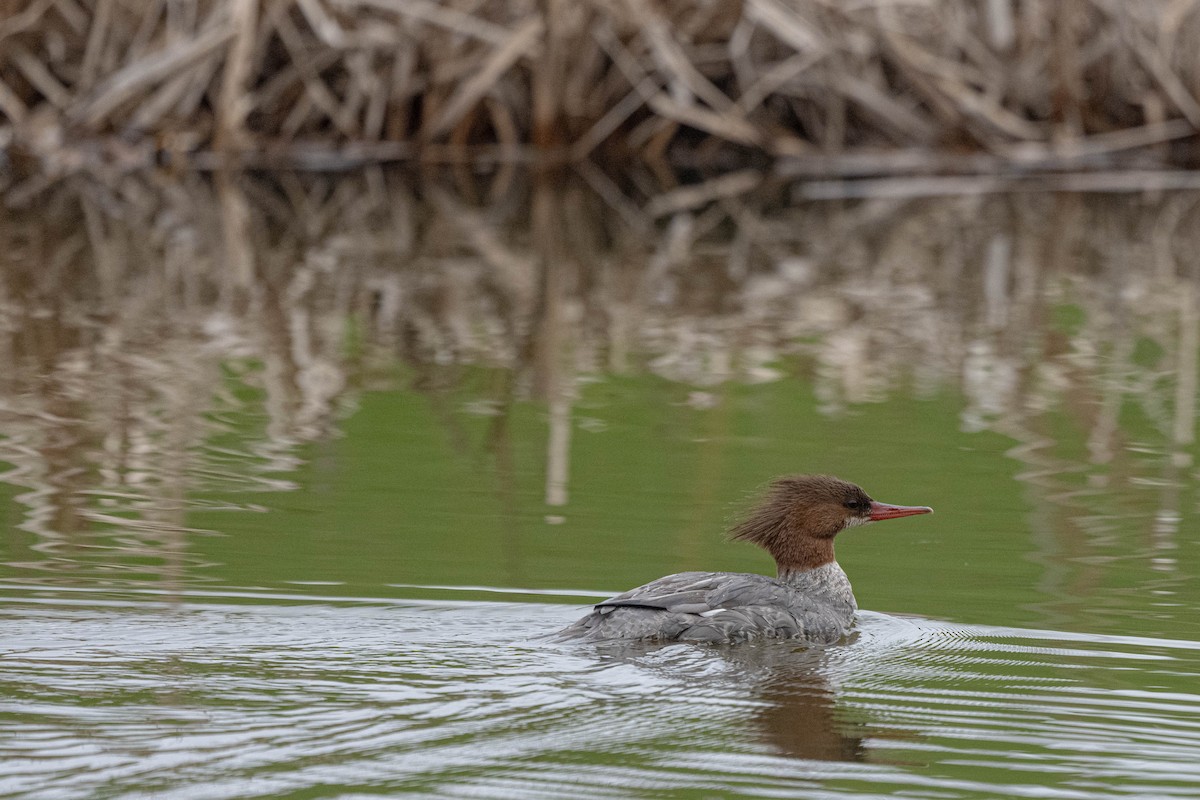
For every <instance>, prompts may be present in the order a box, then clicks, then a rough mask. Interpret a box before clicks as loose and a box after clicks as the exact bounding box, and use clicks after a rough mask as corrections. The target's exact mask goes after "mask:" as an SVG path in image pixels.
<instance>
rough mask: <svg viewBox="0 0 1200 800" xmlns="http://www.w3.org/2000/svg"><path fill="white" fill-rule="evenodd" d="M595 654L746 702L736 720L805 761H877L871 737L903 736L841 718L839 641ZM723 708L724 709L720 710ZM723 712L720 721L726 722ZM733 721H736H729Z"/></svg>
mask: <svg viewBox="0 0 1200 800" xmlns="http://www.w3.org/2000/svg"><path fill="white" fill-rule="evenodd" d="M593 647H594V650H595V651H596V652H597V653H598V654H599V655H600V657H601V659H602V660H613V661H619V662H623V663H626V664H629V665H632V666H636V667H638V668H639V669H640V670H647V671H650V672H652V673H654V675H655V677H665V678H667V679H668V680H669V681H670V682H671V683H676V682H677V681H678V680H679V679H680V676H681V675H685V674H686V676H687V684H686V689H687V694H688V696H689V697H691V698H695V697H696V696H697V695H700V696H702V697H706V698H711V699H712V700H713V701H714V702H715V701H717V700H720V701H726V700H728V699H729V698H730V694H731V692H732V693H733V694H734V695H736V697H737V699H743V698H744V699H748V700H751V701H753V702H752V704H751V705H750V706H749V707H748V706H747V705H745V704H743V703H734V704H729V703H726V702H721V708H723V709H726V710H728V709H730V708H731V707H732V708H736V709H738V710H739V711H738V713H741V710H742V709H747V708H749V710H748V711H746V713H745V717H744V722H745V724H746V728H747V733H748V734H749V735H756V738H758V739H759V740H760V741H761V742H762V743H763V744H765V745H766V746H767V747H768V748H769V750H771V751H773V752H775V753H777V754H779V755H783V756H786V757H789V758H795V759H803V760H810V761H846V762H863V761H871V762H875V763H879V762H881V761H882V760H883V759H882V758H880V753H881V752H882V751H873V750H872V749H871V746H870V742H871V739H872V738H877V737H881V736H882V737H886V738H895V737H901V738H908V737H909V736H911V734H907V733H905V732H902V731H893V730H888V729H880V728H879V727H878V726H875V725H870V724H869V723H867V722H864V721H854V720H851V719H849V718H848V715H847V713H846V708H845V706H844V703H843V702H842V700H841V697H842V691H841V688H840V686H839V685H838V678H837V674H838V672H839V670H837V669H836V668H834V666H833V664H832V661H833V658H832V656H833V655H834V654H836V653H837V652H839V649H840V648H844V647H845V645H838V646H835V647H833V648H814V647H807V646H802V645H798V644H796V643H793V642H786V641H777V642H775V641H773V642H764V643H761V644H755V645H728V646H727V645H714V646H694V645H679V644H657V643H649V642H607V643H603V644H598V645H594V646H593ZM727 713H728V711H727ZM730 722H731V720H730V719H728V717H726V718H724V719H722V720H721V724H723V725H728V724H729V723H730ZM735 724H736V723H735Z"/></svg>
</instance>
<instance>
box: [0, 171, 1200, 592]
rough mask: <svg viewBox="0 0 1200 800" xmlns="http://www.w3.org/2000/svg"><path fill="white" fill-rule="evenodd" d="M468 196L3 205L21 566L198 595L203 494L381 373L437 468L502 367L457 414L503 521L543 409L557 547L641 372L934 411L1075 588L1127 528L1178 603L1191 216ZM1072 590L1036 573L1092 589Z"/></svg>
mask: <svg viewBox="0 0 1200 800" xmlns="http://www.w3.org/2000/svg"><path fill="white" fill-rule="evenodd" d="M585 177H586V176H585ZM471 180H473V178H470V177H462V176H460V177H459V179H458V185H457V186H445V185H442V184H439V183H437V182H436V181H433V180H427V181H425V182H417V181H414V180H413V179H412V178H411V177H410V176H407V175H405V174H401V173H392V172H385V171H382V170H367V171H364V172H362V173H358V174H355V175H348V176H343V177H338V178H332V177H322V176H295V175H288V174H281V175H267V176H249V175H220V176H217V177H216V178H214V179H212V180H209V179H206V178H203V177H201V176H196V175H185V176H180V177H178V178H174V179H170V180H167V179H165V178H163V177H161V176H157V175H129V176H124V177H122V178H120V179H119V180H116V181H114V182H112V183H111V184H108V185H104V184H99V183H96V182H92V181H89V180H86V179H82V178H79V179H75V180H72V181H69V182H65V183H63V184H60V185H58V186H56V187H54V188H52V189H47V190H45V191H44V192H43V193H42V194H41V195H40V196H38V197H37V204H36V209H34V208H32V207H29V206H26V207H16V208H12V209H10V210H9V213H7V214H6V215H5V217H4V218H3V220H0V243H2V251H0V263H2V264H3V267H2V270H0V292H3V295H2V297H0V387H2V401H3V405H2V406H0V415H2V424H3V435H4V438H3V441H2V442H0V457H2V458H3V459H4V460H5V461H6V462H8V463H9V464H11V465H12V466H11V468H10V469H9V471H8V472H7V473H6V474H5V476H4V477H5V480H6V481H7V482H8V483H9V484H11V485H14V486H18V487H22V490H23V493H22V494H21V495H20V498H19V502H20V503H21V504H22V508H23V512H22V514H23V518H22V521H21V528H22V529H23V530H25V531H27V532H28V533H29V534H31V535H32V536H33V540H32V544H31V545H30V547H29V550H30V552H31V553H35V554H36V556H33V557H30V558H22V559H20V565H19V569H20V570H23V571H25V572H22V574H24V575H26V577H27V578H28V579H30V580H44V579H47V576H48V575H49V574H53V573H54V571H55V570H56V569H61V570H62V572H63V574H64V577H67V578H70V579H79V580H83V581H97V580H98V581H106V582H117V583H121V584H123V585H124V584H129V583H138V582H146V581H149V582H155V583H157V582H159V581H162V580H170V581H176V582H178V581H188V580H195V579H198V576H199V575H200V572H199V571H198V569H197V568H198V567H199V566H200V565H199V563H198V562H197V561H196V560H195V559H194V558H191V557H190V556H189V555H188V553H189V549H188V545H187V541H188V537H190V536H193V535H196V534H198V533H200V532H198V531H194V530H191V529H190V528H188V526H187V524H186V512H187V510H188V509H189V508H192V507H195V505H196V504H198V503H200V502H201V501H200V500H199V499H198V497H200V496H202V495H205V494H208V495H215V496H219V497H221V498H223V499H222V500H221V501H217V502H218V503H225V502H227V503H228V504H229V505H230V506H233V507H238V506H241V507H246V506H252V505H253V502H252V500H251V499H246V497H245V496H243V495H242V492H245V491H253V490H254V489H256V488H261V489H269V490H278V489H286V488H287V487H288V485H289V484H288V482H287V475H288V472H289V470H290V469H292V468H293V467H294V466H295V464H296V463H297V458H298V456H297V449H296V448H297V446H299V445H301V444H304V443H307V442H313V441H320V440H322V439H326V438H328V437H331V436H334V435H336V433H337V430H338V421H339V419H340V418H341V417H343V416H344V415H345V414H347V413H349V412H350V411H351V410H352V409H353V406H354V403H355V399H356V397H358V395H359V393H360V392H362V391H363V390H367V389H375V388H394V387H396V385H397V383H396V371H395V370H396V367H397V365H399V366H400V367H402V369H403V372H404V374H405V375H406V376H411V380H410V382H409V383H408V384H407V385H408V386H409V387H410V388H412V389H414V390H416V391H419V392H423V393H426V394H428V395H429V396H430V397H431V398H433V399H434V400H435V405H436V406H437V407H438V408H439V413H440V414H441V418H442V420H443V424H445V425H446V427H447V430H448V431H449V432H450V433H451V440H452V441H454V442H457V444H456V445H455V446H456V447H459V448H462V449H469V448H471V447H472V446H473V445H471V444H470V443H469V442H468V441H467V440H466V439H465V438H464V437H462V436H459V435H456V434H455V433H454V428H455V425H456V422H455V418H456V416H455V415H456V413H457V411H456V410H455V407H454V406H453V404H452V403H451V400H452V398H454V397H455V396H456V395H455V392H457V391H458V390H459V389H460V388H461V385H462V381H463V380H464V379H463V375H464V372H463V368H464V367H467V366H485V367H489V368H492V369H494V370H495V373H494V374H495V375H497V376H499V377H497V378H496V380H495V381H493V382H492V383H491V384H490V385H488V386H485V387H481V388H478V389H474V390H473V391H475V392H476V395H477V396H475V397H473V399H472V401H471V405H470V409H468V411H470V412H471V413H480V414H484V415H486V416H489V417H490V418H491V424H492V430H491V434H490V435H489V436H488V437H487V439H486V445H485V450H486V453H487V456H488V458H489V459H491V460H490V462H489V464H490V466H489V470H490V474H492V475H494V476H495V480H496V482H497V487H498V491H500V492H501V493H502V494H504V493H505V492H507V493H508V494H507V496H508V497H509V501H508V502H510V503H515V500H513V499H512V489H511V485H512V479H511V463H512V453H511V448H512V446H513V445H512V433H511V431H510V430H509V429H508V427H507V426H508V420H509V413H508V412H509V410H510V409H511V408H512V407H513V404H514V403H518V402H527V401H529V402H535V403H537V404H540V405H542V406H543V407H545V408H546V409H547V410H548V414H547V417H546V420H547V421H546V425H547V430H548V435H547V449H546V453H545V467H546V469H545V476H546V478H545V495H544V504H545V515H546V520H547V521H549V522H555V521H559V520H561V519H563V518H564V515H565V514H569V508H570V498H571V492H572V484H571V452H572V434H573V432H574V431H576V430H577V429H578V426H579V425H580V424H582V420H581V418H580V414H579V412H578V410H577V405H578V403H579V401H580V398H581V397H582V396H583V395H584V393H585V391H586V387H587V385H589V383H590V382H594V381H596V380H604V379H607V378H610V377H613V376H622V375H633V376H636V375H644V374H652V375H655V376H658V377H660V378H663V379H666V380H668V381H672V382H677V383H683V384H686V385H688V386H691V387H694V388H695V391H694V393H693V395H692V397H693V398H694V399H695V403H696V404H697V407H709V406H712V405H719V404H720V403H721V402H722V399H721V396H720V393H719V392H717V391H714V390H715V389H716V387H720V386H722V385H725V384H729V383H744V384H752V383H760V382H770V381H776V380H780V379H783V378H789V379H791V378H795V379H799V380H801V381H806V382H810V383H811V385H812V386H813V389H814V392H815V395H816V397H817V399H818V402H819V403H820V407H821V408H822V410H823V412H824V413H826V414H829V415H840V414H843V413H846V412H847V411H848V410H849V409H852V408H854V407H855V406H859V405H861V404H864V403H871V402H875V401H880V400H884V399H887V398H889V397H895V396H902V395H907V394H910V393H911V394H916V395H918V396H925V395H931V394H934V393H938V392H943V391H954V392H957V393H958V394H960V395H961V397H962V410H961V416H960V419H959V425H960V426H961V428H962V429H964V430H968V431H992V432H997V433H1000V434H1003V435H1005V436H1007V437H1010V438H1011V439H1012V440H1013V441H1014V443H1015V444H1014V447H1013V448H1012V451H1011V455H1012V457H1013V458H1015V459H1017V460H1018V461H1019V462H1021V463H1022V465H1023V469H1022V472H1021V476H1020V477H1021V479H1022V480H1023V481H1025V483H1026V484H1027V486H1028V491H1029V497H1030V501H1031V503H1032V504H1033V505H1034V506H1035V515H1034V522H1033V525H1034V528H1035V535H1037V536H1038V537H1041V538H1040V539H1039V542H1040V545H1039V546H1040V547H1041V549H1042V553H1041V554H1040V555H1039V556H1038V557H1039V559H1041V560H1043V561H1044V562H1045V563H1046V564H1047V565H1055V564H1062V563H1064V562H1067V561H1071V562H1072V563H1075V564H1078V563H1079V561H1078V560H1079V559H1080V558H1083V557H1086V556H1088V555H1090V554H1093V553H1094V552H1095V551H1096V549H1097V548H1098V547H1102V546H1103V541H1104V537H1105V536H1107V535H1108V533H1109V531H1110V529H1111V526H1112V524H1113V520H1117V519H1121V518H1123V517H1124V518H1128V517H1130V516H1131V515H1132V516H1135V517H1136V518H1137V519H1138V522H1137V524H1138V525H1139V527H1140V526H1142V525H1143V522H1142V519H1143V517H1144V519H1145V522H1144V530H1145V537H1146V547H1147V550H1148V551H1149V552H1150V553H1152V556H1151V557H1152V558H1153V559H1154V565H1155V568H1156V569H1157V570H1159V571H1160V572H1161V573H1163V575H1164V579H1167V580H1170V576H1171V575H1172V574H1173V570H1174V566H1173V560H1172V559H1173V555H1172V553H1173V549H1174V548H1175V547H1176V544H1177V543H1176V541H1175V539H1176V536H1177V533H1178V529H1179V524H1180V520H1181V519H1182V518H1184V517H1185V516H1186V515H1187V514H1189V513H1191V509H1189V508H1188V507H1187V505H1186V504H1187V502H1188V500H1187V498H1188V497H1190V494H1188V493H1187V492H1186V491H1182V490H1181V487H1184V486H1187V485H1188V484H1189V482H1190V481H1192V480H1193V478H1194V475H1193V472H1194V469H1193V460H1194V453H1195V425H1194V417H1195V407H1196V365H1197V346H1198V344H1197V329H1198V324H1197V308H1196V290H1195V281H1196V278H1197V275H1196V271H1197V269H1198V268H1200V267H1198V265H1197V263H1196V262H1195V260H1194V258H1192V257H1191V255H1190V254H1191V253H1194V252H1196V250H1197V244H1200V243H1198V242H1197V241H1196V239H1197V237H1200V224H1198V223H1200V220H1198V219H1197V216H1198V214H1200V212H1198V211H1197V208H1198V196H1197V195H1194V194H1164V195H1160V196H1157V197H1153V198H1151V197H1112V196H1080V195H1068V194H1060V195H1020V196H1014V195H1004V196H990V197H978V196H977V197H965V198H946V199H919V200H903V199H895V198H885V199H868V200H863V201H854V202H828V203H803V204H798V205H797V204H792V203H789V202H788V193H789V187H787V186H776V187H766V188H763V189H760V190H759V191H758V193H756V194H755V195H753V196H750V197H745V198H741V199H739V200H737V201H734V200H728V199H727V200H717V201H714V202H709V203H707V204H697V205H695V206H694V207H691V206H689V205H688V204H687V203H682V204H680V205H677V206H670V207H663V208H660V207H659V206H661V204H659V206H653V205H647V206H645V207H646V208H649V209H650V211H656V213H660V216H659V218H657V219H652V218H651V217H650V216H649V212H644V211H642V210H641V208H642V207H641V206H639V203H638V201H637V200H636V192H635V191H634V190H632V189H630V190H629V194H628V195H626V194H622V193H621V192H620V191H619V190H618V188H617V187H615V186H613V185H611V184H603V185H601V184H598V183H597V179H596V178H595V176H591V185H588V183H587V181H583V180H579V179H577V178H575V177H573V176H567V175H549V176H542V177H541V178H540V179H534V180H531V181H529V182H523V181H520V180H515V179H514V178H513V176H512V175H511V174H510V173H504V174H499V175H497V176H495V178H494V179H493V180H492V181H491V182H489V181H488V180H486V179H484V180H481V181H480V182H479V183H477V184H471V185H470V186H466V187H465V186H464V185H465V184H467V183H468V182H469V181H471ZM443 401H445V402H443ZM1064 419H1065V420H1066V421H1067V422H1066V423H1065V424H1060V422H1061V420H1064ZM1081 444H1082V446H1080V445H1081ZM505 487H508V488H505ZM1115 487H1121V488H1122V489H1123V490H1125V491H1123V492H1122V493H1119V494H1114V493H1113V489H1114V488H1115ZM1139 492H1141V494H1138V493H1139ZM1149 495H1155V496H1154V497H1153V498H1150V497H1149ZM1131 496H1137V497H1139V498H1140V497H1146V498H1147V499H1146V500H1145V503H1146V504H1148V505H1152V506H1153V509H1152V510H1151V512H1150V513H1149V514H1144V513H1143V512H1142V511H1141V510H1140V501H1139V508H1134V509H1128V508H1122V507H1120V506H1119V503H1120V502H1122V498H1129V497H1131ZM208 502H209V503H211V502H213V501H208ZM515 517H516V515H515V514H514V515H513V519H514V522H513V525H516V524H517V523H516V522H515ZM81 553H86V555H80V554H81ZM82 564H91V566H89V567H83V566H81V565H82ZM1089 569H1090V568H1078V567H1072V568H1071V569H1070V570H1059V569H1055V568H1048V569H1047V570H1046V576H1047V578H1046V580H1047V581H1048V582H1049V584H1053V583H1054V582H1056V581H1070V582H1074V583H1080V584H1083V585H1086V586H1092V585H1095V583H1096V582H1097V581H1098V576H1097V574H1093V573H1092V572H1089ZM1095 569H1096V570H1102V567H1100V566H1097V567H1095ZM1049 584H1048V585H1047V586H1045V587H1043V588H1044V589H1045V590H1046V592H1047V593H1048V594H1052V595H1053V594H1055V588H1054V586H1052V585H1049ZM1075 588H1079V587H1075ZM1059 594H1065V595H1068V596H1074V597H1078V596H1080V593H1079V592H1078V591H1067V592H1065V593H1059ZM1084 594H1085V595H1086V592H1084Z"/></svg>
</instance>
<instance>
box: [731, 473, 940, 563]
mask: <svg viewBox="0 0 1200 800" xmlns="http://www.w3.org/2000/svg"><path fill="white" fill-rule="evenodd" d="M932 511H933V509H932V508H929V507H928V506H895V505H890V504H888V503H880V502H878V501H875V500H872V499H871V497H870V496H869V495H868V494H867V493H866V492H864V491H863V490H862V488H861V487H859V486H856V485H855V484H853V483H850V482H849V481H844V480H842V479H840V478H835V477H833V476H832V475H789V476H787V477H783V478H777V479H775V480H774V481H772V482H771V485H770V487H769V488H768V489H767V491H766V493H765V494H764V495H763V497H762V499H761V500H760V501H759V503H758V505H757V506H755V507H754V509H753V510H752V511H751V512H750V513H749V514H748V515H747V516H746V518H745V519H744V520H742V521H741V522H740V523H738V524H737V525H736V526H734V528H733V529H732V530H731V531H730V537H731V538H733V539H743V540H745V541H748V542H754V543H755V544H757V545H758V546H760V547H762V548H763V549H764V550H766V551H767V552H768V553H770V554H771V556H772V557H773V558H774V559H775V565H776V567H777V568H778V570H779V573H780V574H781V575H782V574H784V573H788V572H800V571H804V570H809V569H814V568H816V567H820V566H822V565H824V564H828V563H830V562H831V561H833V560H834V556H833V538H834V537H835V536H837V535H838V534H839V533H841V532H842V531H844V530H845V529H846V528H851V527H854V526H855V525H863V524H866V523H868V522H877V521H880V520H885V519H897V518H899V517H908V516H912V515H913V514H929V513H932Z"/></svg>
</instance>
